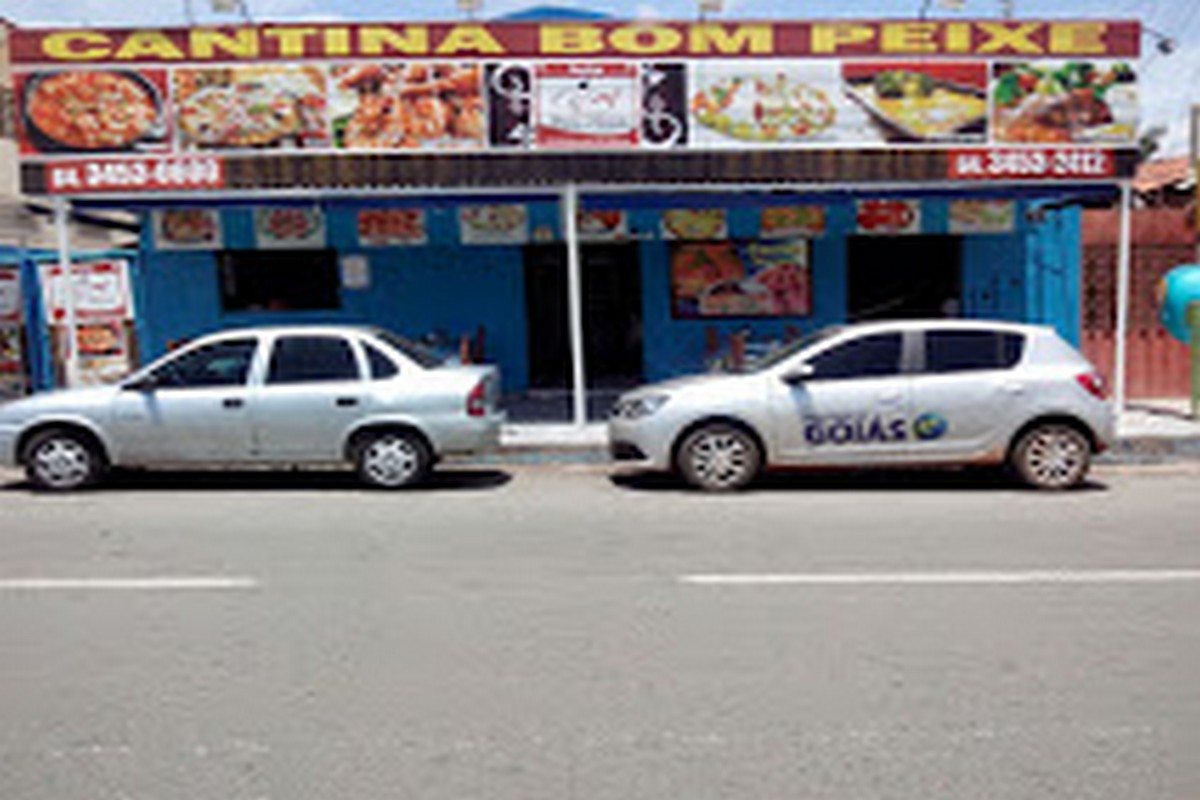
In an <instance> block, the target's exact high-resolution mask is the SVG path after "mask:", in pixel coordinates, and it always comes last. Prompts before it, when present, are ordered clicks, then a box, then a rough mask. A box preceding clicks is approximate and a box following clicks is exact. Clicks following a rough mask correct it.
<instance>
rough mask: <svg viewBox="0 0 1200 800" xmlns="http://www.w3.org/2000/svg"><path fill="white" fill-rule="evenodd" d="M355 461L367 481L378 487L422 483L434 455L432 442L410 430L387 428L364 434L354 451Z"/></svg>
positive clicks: (360, 473) (398, 487)
mask: <svg viewBox="0 0 1200 800" xmlns="http://www.w3.org/2000/svg"><path fill="white" fill-rule="evenodd" d="M354 464H355V468H356V469H357V470H358V476H359V478H360V479H362V481H363V482H364V483H366V484H367V485H368V486H371V487H373V488H376V489H400V488H402V487H405V486H412V485H413V484H416V483H420V482H421V481H423V480H424V479H425V478H426V476H427V475H428V474H429V469H430V467H431V466H432V465H433V458H432V455H431V454H430V452H429V445H427V444H426V443H425V440H424V439H422V438H421V437H420V436H418V435H417V434H415V433H412V432H410V431H384V432H382V433H371V434H368V435H366V436H364V437H363V439H362V440H361V441H360V442H359V443H358V446H357V447H356V448H355V451H354Z"/></svg>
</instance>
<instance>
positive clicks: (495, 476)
mask: <svg viewBox="0 0 1200 800" xmlns="http://www.w3.org/2000/svg"><path fill="white" fill-rule="evenodd" d="M511 480H512V475H510V474H509V473H507V472H504V471H502V470H497V469H470V470H467V469H445V470H436V471H434V473H433V474H432V475H430V476H429V478H428V479H426V480H425V482H423V483H421V484H419V485H417V486H412V487H408V488H405V489H401V490H397V491H396V492H394V493H395V494H405V493H410V492H417V493H420V492H462V491H483V490H487V489H498V488H500V487H501V486H504V485H505V484H507V483H509V482H510V481H511ZM0 488H3V490H5V491H33V487H32V486H31V485H30V484H29V483H27V482H25V481H19V482H15V483H10V484H8V485H6V486H3V487H0ZM326 490H329V491H359V492H364V493H367V492H369V493H371V494H380V495H384V494H388V493H389V492H387V491H384V490H378V489H371V488H369V487H366V486H364V485H363V484H362V483H360V482H359V480H358V478H357V477H356V476H355V475H354V473H352V472H346V471H339V470H294V471H265V470H244V471H236V470H228V471H227V470H222V471H188V472H165V471H164V472H158V471H141V470H118V471H116V472H113V473H112V474H111V475H109V476H108V478H107V479H106V480H105V481H104V482H103V483H101V484H100V485H99V486H96V487H94V488H93V489H91V491H97V492H108V491H133V492H153V491H172V492H180V491H182V492H206V491H222V492H227V491H308V492H311V491H326Z"/></svg>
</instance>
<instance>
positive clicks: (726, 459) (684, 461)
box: [675, 422, 763, 492]
mask: <svg viewBox="0 0 1200 800" xmlns="http://www.w3.org/2000/svg"><path fill="white" fill-rule="evenodd" d="M762 462H763V455H762V448H761V447H760V446H759V444H758V442H757V441H756V440H755V438H754V437H753V436H752V435H750V433H749V432H748V431H746V430H745V429H744V428H740V427H738V426H736V425H730V424H728V423H723V422H719V423H712V424H709V425H705V426H703V427H700V428H697V429H696V430H694V431H692V432H691V433H689V434H687V436H686V437H685V438H684V439H683V441H682V442H681V443H680V445H679V450H678V452H677V453H676V457H675V466H676V468H677V469H678V470H679V474H680V475H682V476H683V478H684V480H686V481H687V482H688V483H690V484H692V485H693V486H695V487H697V488H699V489H703V490H704V491H706V492H732V491H736V490H738V489H742V488H744V487H745V486H746V485H748V484H749V483H750V482H751V481H753V480H754V479H755V478H756V477H758V473H759V471H760V470H761V469H762Z"/></svg>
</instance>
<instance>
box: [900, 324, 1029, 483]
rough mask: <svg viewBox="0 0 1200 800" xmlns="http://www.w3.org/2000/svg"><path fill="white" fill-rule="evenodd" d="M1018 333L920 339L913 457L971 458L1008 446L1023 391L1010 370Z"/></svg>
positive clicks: (933, 332)
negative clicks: (1009, 433) (1008, 437)
mask: <svg viewBox="0 0 1200 800" xmlns="http://www.w3.org/2000/svg"><path fill="white" fill-rule="evenodd" d="M1024 341H1025V337H1024V336H1023V335H1022V334H1020V333H1017V332H1011V331H994V330H971V329H954V328H946V329H937V328H932V329H929V330H927V331H925V332H924V333H923V335H922V343H921V346H920V347H919V348H918V352H919V357H918V358H917V360H916V363H915V364H914V374H913V378H912V413H913V420H912V433H913V442H912V447H913V454H914V456H915V457H916V458H918V459H920V460H926V461H939V460H945V459H970V458H973V457H978V456H983V455H986V454H989V453H991V452H994V451H995V450H996V449H997V448H1002V447H1005V446H1007V441H1006V437H1007V436H1008V432H1009V431H1011V430H1012V426H1013V420H1014V419H1015V417H1016V415H1017V414H1018V413H1019V409H1020V402H1019V401H1020V396H1021V394H1022V393H1023V392H1024V391H1025V388H1024V386H1023V385H1022V384H1021V382H1020V380H1019V376H1017V375H1016V374H1015V372H1014V371H1013V367H1014V366H1016V364H1017V362H1019V361H1020V359H1021V354H1022V351H1023V349H1024Z"/></svg>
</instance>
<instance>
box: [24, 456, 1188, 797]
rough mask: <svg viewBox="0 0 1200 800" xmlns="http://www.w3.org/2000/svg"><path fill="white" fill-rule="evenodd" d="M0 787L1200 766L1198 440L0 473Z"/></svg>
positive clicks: (943, 784)
mask: <svg viewBox="0 0 1200 800" xmlns="http://www.w3.org/2000/svg"><path fill="white" fill-rule="evenodd" d="M0 553H2V556H0V797H2V798H4V800H34V799H35V798H37V799H42V798H44V799H45V800H76V798H78V799H79V800H85V799H86V800H151V799H153V800H162V799H164V798H166V799H168V800H169V799H171V798H181V799H186V800H209V799H210V798H211V800H260V799H266V798H272V799H273V800H302V799H305V798H339V799H352V800H374V799H375V798H417V799H419V800H439V799H440V798H446V799H447V800H449V799H450V798H453V799H454V800H464V799H467V798H480V799H483V798H487V799H488V800H491V799H492V798H505V799H507V798H512V799H513V800H517V799H519V800H538V799H540V798H546V800H571V799H573V798H588V799H589V800H590V799H592V798H596V799H599V798H612V799H613V800H640V799H641V798H645V799H646V800H667V799H668V798H687V799H688V800H704V799H706V798H747V799H751V798H753V800H763V799H765V798H787V799H788V800H796V799H800V798H821V800H829V799H830V798H832V799H834V800H836V799H838V798H920V799H921V800H925V799H926V798H935V797H936V798H955V799H956V800H961V799H962V798H987V799H988V800H996V799H997V798H1013V799H1014V800H1016V799H1018V798H1019V799H1020V800H1032V799H1034V798H1070V800H1083V799H1085V798H1112V799H1113V800H1129V799H1130V798H1139V800H1141V799H1144V798H1152V799H1157V798H1163V799H1164V800H1166V799H1168V798H1169V799H1170V800H1177V799H1179V798H1195V797H1200V625H1198V624H1197V619H1198V618H1200V572H1198V571H1197V570H1200V471H1197V470H1196V469H1195V468H1194V467H1193V468H1187V467H1182V468H1172V469H1109V470H1107V471H1103V470H1102V471H1100V472H1098V473H1097V482H1096V483H1094V484H1093V485H1092V486H1090V487H1089V488H1088V489H1086V490H1082V491H1077V492H1072V493H1068V494H1065V495H1040V494H1034V493H1030V492H1025V491H1021V490H1016V489H1013V488H1011V487H1009V486H1007V485H1003V484H997V483H994V482H991V481H988V480H981V479H979V478H975V477H964V476H955V475H951V476H944V475H918V476H909V477H904V476H902V477H889V476H883V477H874V478H869V479H866V480H865V481H863V480H861V479H858V478H852V477H840V478H822V479H816V478H783V479H778V480H775V481H772V482H771V483H769V484H767V485H765V486H763V487H762V488H760V489H758V490H757V491H753V492H748V493H745V494H742V495H738V496H732V497H710V496H704V495H699V494H696V493H693V492H689V491H684V490H682V489H681V488H680V487H678V486H676V485H674V484H672V483H670V482H665V481H661V480H646V479H635V480H622V481H619V482H617V483H614V482H613V481H611V480H610V479H609V477H608V473H607V472H606V471H605V470H601V469H597V468H592V467H558V468H538V467H523V468H516V469H512V470H491V469H474V470H472V469H465V470H462V471H458V472H454V473H450V474H448V475H445V476H443V477H441V478H440V479H439V480H438V481H437V482H436V483H435V484H434V485H433V486H431V487H429V488H427V489H422V490H417V491H408V492H402V493H395V494H388V493H377V492H368V491H360V490H359V489H358V488H357V487H355V485H354V484H353V483H352V482H351V481H349V480H348V479H347V478H346V477H344V476H339V475H312V474H299V475H284V476H262V475H219V476H209V477H208V478H207V479H204V480H199V481H196V480H189V479H181V478H176V477H164V476H150V477H141V478H136V477H135V478H127V479H124V480H123V481H121V482H119V483H118V484H116V485H114V486H112V487H110V488H107V489H105V490H103V491H97V492H91V493H86V494H80V495H75V496H67V497H53V496H40V495H33V494H30V493H29V492H28V491H27V490H26V489H24V488H23V487H21V486H20V485H19V484H14V483H9V484H8V485H5V486H0Z"/></svg>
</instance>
